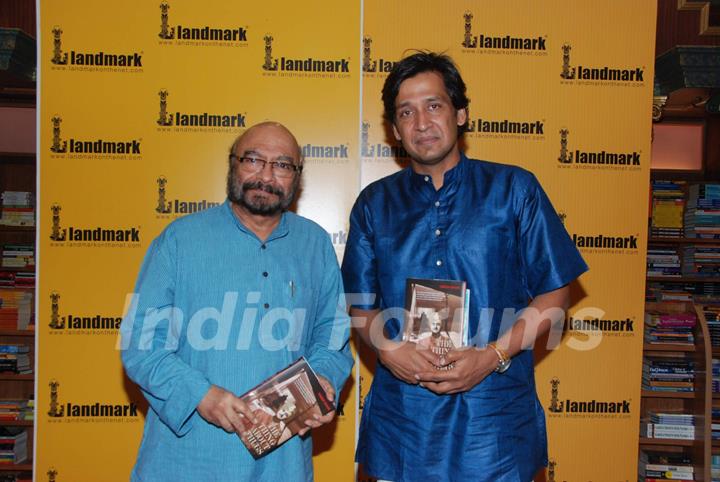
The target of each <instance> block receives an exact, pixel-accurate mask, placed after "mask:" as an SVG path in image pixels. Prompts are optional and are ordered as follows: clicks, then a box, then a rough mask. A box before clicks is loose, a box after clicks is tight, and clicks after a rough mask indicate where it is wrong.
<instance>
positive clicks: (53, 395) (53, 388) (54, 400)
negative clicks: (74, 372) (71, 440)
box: [48, 379, 65, 418]
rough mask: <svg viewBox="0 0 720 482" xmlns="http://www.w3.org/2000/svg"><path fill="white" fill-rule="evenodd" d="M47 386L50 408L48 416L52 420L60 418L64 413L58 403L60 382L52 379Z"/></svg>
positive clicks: (63, 408) (63, 409)
mask: <svg viewBox="0 0 720 482" xmlns="http://www.w3.org/2000/svg"><path fill="white" fill-rule="evenodd" d="M48 385H49V386H50V408H49V410H48V415H49V416H51V417H53V418H60V417H62V416H63V414H64V411H65V407H61V406H60V404H59V403H58V387H59V386H60V382H58V381H57V380H54V379H53V380H50V383H49V384H48Z"/></svg>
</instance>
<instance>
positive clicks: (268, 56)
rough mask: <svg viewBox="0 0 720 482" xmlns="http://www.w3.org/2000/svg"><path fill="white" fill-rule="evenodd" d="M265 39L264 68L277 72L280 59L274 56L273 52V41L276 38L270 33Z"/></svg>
mask: <svg viewBox="0 0 720 482" xmlns="http://www.w3.org/2000/svg"><path fill="white" fill-rule="evenodd" d="M263 40H264V41H265V63H264V64H263V67H262V68H263V70H267V71H270V72H275V71H276V70H277V69H278V61H277V59H274V58H273V54H272V43H273V40H275V39H274V38H273V36H272V35H269V34H268V35H265V36H264V37H263Z"/></svg>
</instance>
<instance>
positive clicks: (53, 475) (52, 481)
mask: <svg viewBox="0 0 720 482" xmlns="http://www.w3.org/2000/svg"><path fill="white" fill-rule="evenodd" d="M57 474H58V471H57V470H55V467H50V468H49V469H48V471H47V476H48V482H57Z"/></svg>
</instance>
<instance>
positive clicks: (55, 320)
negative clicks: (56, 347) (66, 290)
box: [48, 291, 65, 330]
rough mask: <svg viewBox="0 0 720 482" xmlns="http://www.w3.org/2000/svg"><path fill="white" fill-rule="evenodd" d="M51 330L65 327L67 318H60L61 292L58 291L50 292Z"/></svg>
mask: <svg viewBox="0 0 720 482" xmlns="http://www.w3.org/2000/svg"><path fill="white" fill-rule="evenodd" d="M48 326H49V327H50V329H51V330H62V329H63V328H65V318H60V294H59V293H58V292H57V291H53V292H52V293H50V324H49V325H48Z"/></svg>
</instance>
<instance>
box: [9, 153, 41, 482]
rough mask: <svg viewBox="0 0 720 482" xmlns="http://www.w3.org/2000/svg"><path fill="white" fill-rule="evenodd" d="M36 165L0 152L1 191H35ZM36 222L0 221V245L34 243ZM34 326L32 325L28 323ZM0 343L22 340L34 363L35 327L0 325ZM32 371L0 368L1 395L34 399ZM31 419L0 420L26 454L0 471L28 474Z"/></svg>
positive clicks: (13, 270)
mask: <svg viewBox="0 0 720 482" xmlns="http://www.w3.org/2000/svg"><path fill="white" fill-rule="evenodd" d="M35 179H36V165H35V154H26V153H7V152H0V192H5V191H27V192H31V193H35V191H36V187H35V184H36V182H35ZM35 229H36V228H35V226H8V225H4V224H0V247H5V246H7V245H32V246H34V245H35ZM3 250H4V249H3ZM34 271H35V269H34V267H33V268H30V267H26V268H20V267H7V266H0V272H5V273H11V274H17V273H20V272H34ZM11 291H14V292H21V293H23V292H24V293H31V294H32V296H33V300H32V304H34V295H35V287H34V286H15V287H5V286H3V287H0V298H4V299H7V298H8V295H9V292H11ZM31 326H32V327H34V325H31ZM0 344H21V345H27V346H29V347H30V352H29V354H28V355H29V357H30V365H31V366H32V367H34V365H35V330H33V329H22V330H20V329H17V328H15V329H13V328H12V327H9V326H3V327H2V329H0ZM34 385H35V375H34V372H33V373H32V374H15V373H10V372H0V399H2V400H9V399H18V400H34ZM33 426H34V422H33V420H0V427H2V428H3V429H10V430H16V429H18V428H20V429H24V430H25V431H26V432H27V440H28V442H27V443H28V445H27V450H28V458H27V459H26V460H25V461H23V462H22V463H19V464H0V473H7V474H10V473H16V474H25V475H28V474H30V473H32V453H33V428H34V427H33Z"/></svg>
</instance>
